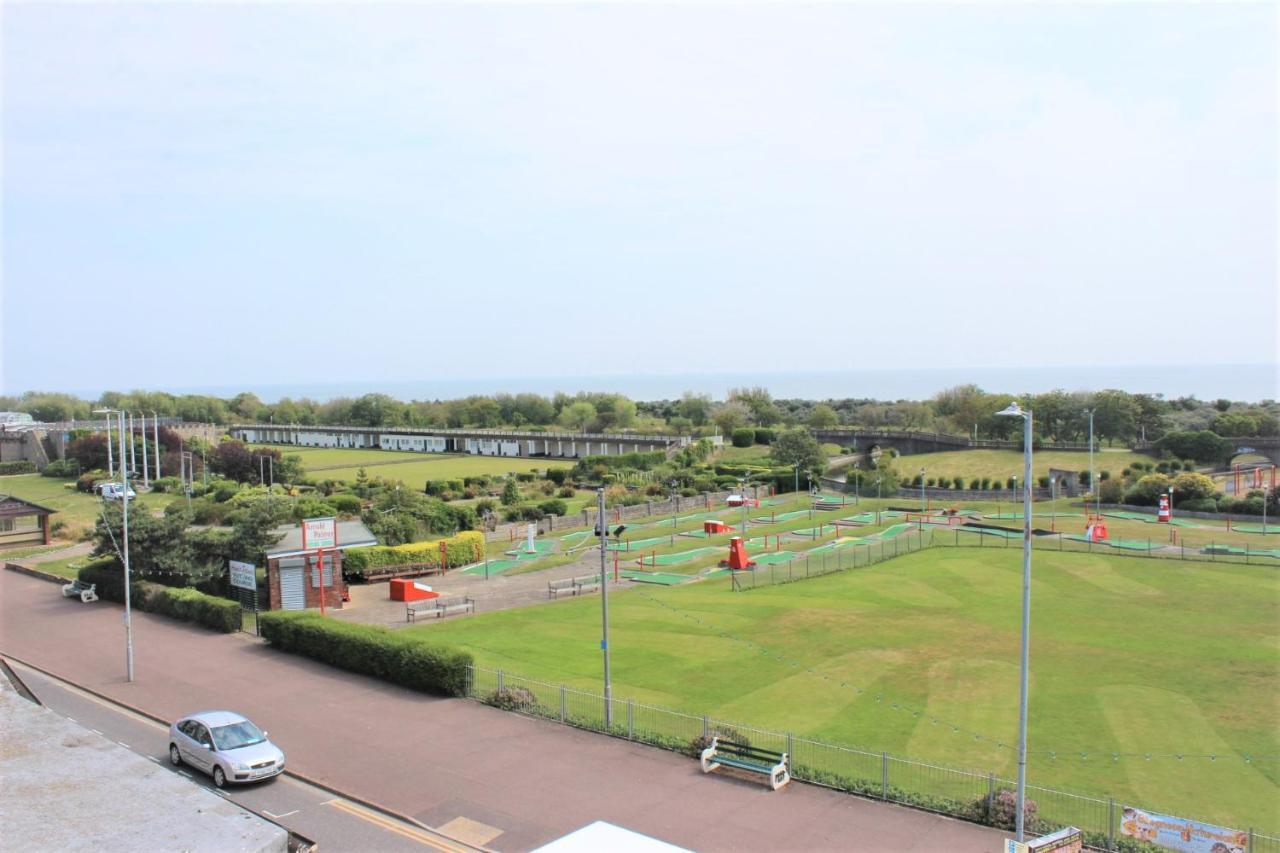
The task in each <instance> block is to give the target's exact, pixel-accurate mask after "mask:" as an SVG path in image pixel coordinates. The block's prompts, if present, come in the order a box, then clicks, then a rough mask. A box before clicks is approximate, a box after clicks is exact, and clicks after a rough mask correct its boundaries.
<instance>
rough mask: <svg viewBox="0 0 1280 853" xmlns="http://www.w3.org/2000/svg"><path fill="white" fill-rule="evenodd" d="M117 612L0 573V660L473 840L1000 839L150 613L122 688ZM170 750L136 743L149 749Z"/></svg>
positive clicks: (963, 850) (879, 845) (945, 844)
mask: <svg viewBox="0 0 1280 853" xmlns="http://www.w3.org/2000/svg"><path fill="white" fill-rule="evenodd" d="M122 615H123V613H122V608H121V607H119V606H118V605H115V604H112V603H110V602H105V601H100V602H96V603H94V604H83V603H81V602H80V601H78V600H74V599H66V598H63V597H62V596H61V595H60V594H59V592H58V589H57V587H56V586H55V585H53V584H50V583H48V582H46V581H41V580H38V579H36V578H32V577H28V576H26V575H20V574H18V573H16V572H10V571H0V653H3V654H5V655H7V656H11V657H13V658H17V659H18V660H19V661H26V662H28V663H30V664H32V665H34V666H37V667H40V668H42V669H44V670H47V671H49V672H50V673H52V674H53V675H55V676H57V677H59V678H62V679H65V680H67V681H70V682H73V683H75V684H77V685H80V686H82V687H85V688H87V689H89V690H92V691H95V692H98V693H101V694H103V695H104V696H105V697H106V698H108V699H110V700H113V701H115V702H120V703H125V704H127V705H129V706H131V707H133V708H137V709H140V710H142V711H145V712H147V713H149V714H153V715H156V716H158V717H160V718H161V719H166V720H170V719H175V718H176V717H178V716H181V715H183V714H187V713H191V712H193V711H196V710H203V709H210V708H230V709H232V710H236V711H238V712H240V713H243V714H245V715H247V716H249V717H250V718H251V719H253V720H254V721H255V722H257V723H258V725H259V726H260V727H262V728H265V729H267V730H269V731H271V732H272V740H273V741H276V742H277V743H278V744H280V745H281V747H282V748H283V749H284V750H285V752H286V753H287V754H288V756H289V764H290V768H291V771H292V772H295V773H298V774H300V775H302V776H304V777H306V778H307V779H308V780H310V781H311V782H313V783H315V784H317V785H318V786H322V787H327V788H330V789H332V790H335V791H339V792H341V793H342V794H343V795H344V796H345V797H348V798H352V799H357V800H363V801H366V802H369V803H373V804H376V805H377V806H380V807H382V808H385V809H389V810H391V811H392V812H394V813H398V814H400V815H405V816H408V817H410V818H412V819H414V820H416V821H420V822H421V823H422V824H424V825H425V826H427V827H431V828H434V829H436V830H438V831H440V832H441V833H443V834H445V835H447V836H449V837H452V838H454V839H456V840H459V841H462V842H466V843H469V844H472V845H479V846H484V847H487V848H490V849H494V850H501V851H506V850H529V849H533V848H535V847H538V846H540V845H542V844H545V843H547V842H549V841H551V840H553V839H555V838H558V837H560V836H563V835H565V834H567V833H569V832H572V831H573V830H576V829H578V828H580V827H583V826H586V825H587V824H589V823H592V822H593V821H596V820H605V821H609V822H610V823H613V824H616V825H618V826H622V827H625V828H627V829H631V830H634V831H636V832H640V833H643V834H645V835H649V836H652V837H654V838H658V839H661V840H664V841H667V842H670V843H672V844H676V845H679V846H681V847H685V848H688V849H691V850H701V851H716V850H757V849H764V848H772V849H775V850H809V851H821V850H842V851H847V850H854V851H903V853H919V851H956V852H957V853H967V851H972V852H973V853H989V851H992V850H997V849H1000V847H1001V845H1002V843H1003V839H1004V837H1005V835H1004V833H1002V832H1000V831H998V830H993V829H989V828H986V827H980V826H976V825H973V824H968V823H964V822H962V821H957V820H952V819H950V818H946V817H941V816H938V815H933V814H928V813H925V812H920V811H915V810H912V809H907V808H903V807H899V806H894V805H890V804H887V803H880V802H875V801H870V800H863V799H860V798H858V797H854V796H850V795H847V794H842V793H838V792H835V791H830V790H827V789H823V788H818V787H816V786H810V785H804V784H801V783H793V784H791V785H788V786H787V787H786V788H784V789H783V790H781V791H778V792H773V791H770V790H769V788H768V786H766V785H764V784H762V783H760V782H758V781H755V780H745V779H737V778H734V777H729V776H724V775H721V774H714V775H710V776H705V775H704V774H702V772H701V771H700V770H699V768H698V764H697V762H696V761H694V760H692V759H689V758H686V757H683V756H680V755H677V754H675V753H671V752H666V751H663V750H659V749H655V748H652V747H646V746H641V745H639V744H633V743H630V742H628V741H625V740H620V739H616V738H610V737H605V736H602V735H598V734H594V733H590V732H584V731H579V730H577V729H572V728H568V727H564V726H559V725H557V724H554V723H550V722H547V721H542V720H534V719H529V718H525V717H521V716H518V715H516V714H510V713H506V712H503V711H499V710H497V709H494V708H490V707H487V706H483V705H480V704H478V703H475V702H471V701H468V700H462V699H444V698H439V697H433V696H428V695H425V694H421V693H415V692H413V691H409V690H406V689H402V688H399V687H396V686H393V685H389V684H386V683H383V682H380V681H375V680H373V679H369V678H364V677H362V676H358V675H353V674H351V673H347V672H343V671H339V670H336V669H332V668H329V667H326V666H323V665H321V664H318V663H315V662H312V661H309V660H306V659H303V658H299V657H294V656H292V655H288V654H285V653H282V652H278V651H276V650H274V649H271V648H269V647H268V646H266V645H265V644H264V643H262V642H261V641H258V640H256V639H254V638H252V637H250V636H248V635H246V634H232V635H224V634H213V633H210V632H208V631H206V630H204V629H201V628H197V627H194V626H190V625H187V624H185V623H180V622H176V621H174V620H170V619H167V618H164V617H161V616H155V615H152V614H147V613H135V614H134V616H133V626H134V629H133V643H134V649H135V672H136V680H135V681H134V682H133V683H128V682H126V681H125V679H124V632H123V629H122ZM150 737H151V738H154V737H155V735H154V734H153V735H151V736H150ZM159 740H160V741H162V740H163V738H162V737H161V738H159ZM166 746H167V745H166V744H164V743H163V742H159V743H152V741H151V740H150V739H148V740H147V745H146V746H145V748H146V749H148V750H153V751H158V752H159V753H160V754H163V751H164V749H165V748H166ZM276 813H277V814H279V812H276ZM311 837H313V838H315V840H317V841H319V842H320V844H321V845H322V846H326V848H327V847H328V845H326V843H325V838H324V837H316V836H311ZM333 846H334V847H335V849H364V850H378V849H380V848H378V847H376V846H375V847H365V846H354V847H343V846H342V845H340V844H334V845H333Z"/></svg>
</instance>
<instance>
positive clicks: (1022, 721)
mask: <svg viewBox="0 0 1280 853" xmlns="http://www.w3.org/2000/svg"><path fill="white" fill-rule="evenodd" d="M996 414H998V415H1001V416H1003V417H1009V418H1022V482H1023V484H1024V486H1025V484H1026V483H1027V481H1029V480H1030V479H1031V431H1032V417H1031V411H1030V410H1027V411H1023V410H1022V409H1021V408H1020V407H1019V406H1018V404H1017V403H1010V404H1009V406H1008V408H1006V409H1004V410H1003V411H1001V412H997V413H996ZM1030 666H1031V490H1030V489H1027V488H1023V490H1022V666H1021V678H1020V679H1019V686H1018V793H1017V806H1016V808H1017V814H1016V815H1015V818H1014V821H1015V823H1014V826H1015V832H1016V835H1017V841H1018V842H1019V843H1021V842H1022V841H1023V840H1024V837H1025V836H1024V831H1023V830H1024V827H1023V818H1024V816H1025V805H1026V801H1027V686H1028V684H1027V679H1028V673H1029V672H1030Z"/></svg>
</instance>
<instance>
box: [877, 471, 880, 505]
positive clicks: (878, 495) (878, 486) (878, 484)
mask: <svg viewBox="0 0 1280 853" xmlns="http://www.w3.org/2000/svg"><path fill="white" fill-rule="evenodd" d="M876 500H877V501H878V500H880V478H879V477H876Z"/></svg>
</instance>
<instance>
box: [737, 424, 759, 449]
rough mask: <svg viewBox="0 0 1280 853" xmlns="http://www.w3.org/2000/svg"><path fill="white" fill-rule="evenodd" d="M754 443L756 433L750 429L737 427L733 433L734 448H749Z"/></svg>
mask: <svg viewBox="0 0 1280 853" xmlns="http://www.w3.org/2000/svg"><path fill="white" fill-rule="evenodd" d="M755 443H756V431H755V430H753V429H751V428H750V427H738V428H737V429H735V430H734V431H733V446H734V447H750V446H751V445H753V444H755Z"/></svg>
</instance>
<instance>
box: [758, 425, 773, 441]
mask: <svg viewBox="0 0 1280 853" xmlns="http://www.w3.org/2000/svg"><path fill="white" fill-rule="evenodd" d="M775 435H777V433H776V432H774V431H773V430H771V429H768V428H766V427H756V444H773V437H774V436H775Z"/></svg>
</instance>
